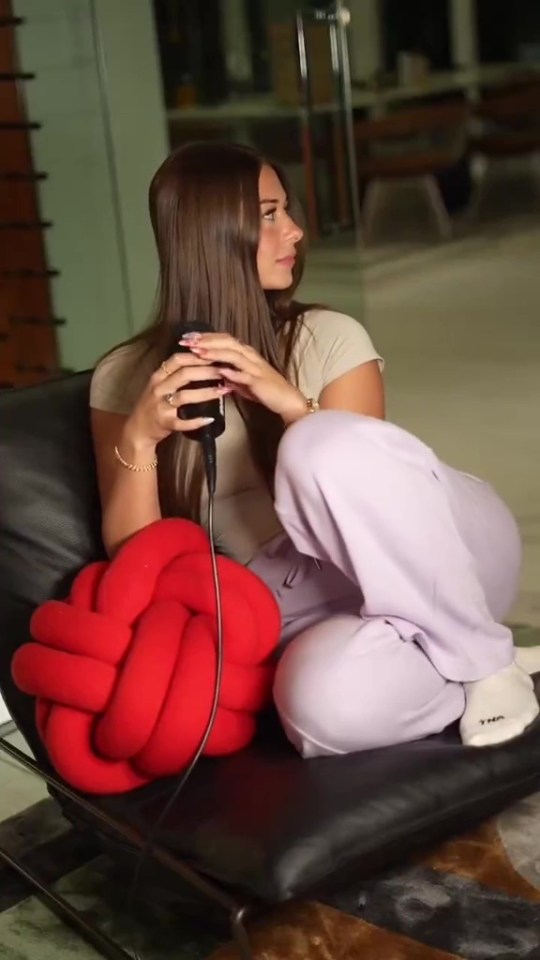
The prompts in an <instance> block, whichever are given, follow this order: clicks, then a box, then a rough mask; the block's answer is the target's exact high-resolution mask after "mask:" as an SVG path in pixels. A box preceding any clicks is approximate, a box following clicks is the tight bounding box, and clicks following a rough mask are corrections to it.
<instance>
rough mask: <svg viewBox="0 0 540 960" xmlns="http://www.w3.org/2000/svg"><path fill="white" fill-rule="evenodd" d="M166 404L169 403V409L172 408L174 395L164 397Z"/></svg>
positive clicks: (169, 394)
mask: <svg viewBox="0 0 540 960" xmlns="http://www.w3.org/2000/svg"><path fill="white" fill-rule="evenodd" d="M165 399H166V401H167V403H170V405H171V407H174V405H175V404H174V393H168V394H167V396H166V397H165Z"/></svg>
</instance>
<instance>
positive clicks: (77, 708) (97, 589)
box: [12, 519, 280, 793]
mask: <svg viewBox="0 0 540 960" xmlns="http://www.w3.org/2000/svg"><path fill="white" fill-rule="evenodd" d="M217 563H218V569H219V574H220V583H221V594H222V604H223V628H224V629H223V639H224V665H223V678H222V685H221V694H220V698H219V708H218V712H217V716H216V721H215V724H214V726H213V729H212V733H211V735H210V738H209V740H208V743H207V746H206V749H205V753H206V754H207V755H209V756H218V755H223V754H228V753H232V752H234V751H236V750H240V749H241V748H242V747H245V746H246V745H247V744H248V743H249V742H250V740H251V739H252V737H253V734H254V731H255V714H256V712H257V711H258V710H260V709H261V708H262V707H263V706H265V705H266V704H267V702H268V701H269V699H270V694H271V685H272V679H273V669H272V667H271V666H270V665H269V664H268V658H269V655H270V654H271V653H272V651H273V650H274V648H275V647H276V645H277V642H278V639H279V633H280V614H279V609H278V606H277V603H276V601H275V599H274V597H273V595H272V594H271V593H270V591H269V589H268V588H267V587H266V586H265V584H264V583H263V582H262V581H261V580H260V579H259V578H258V577H257V576H256V575H255V574H254V573H252V572H251V571H249V570H247V569H246V568H245V567H242V566H241V565H240V564H238V563H236V562H235V561H233V560H230V559H228V558H226V557H222V556H219V557H218V558H217ZM30 630H31V634H32V637H33V638H34V640H35V641H36V642H30V643H28V644H26V645H25V646H23V647H21V648H20V649H19V650H18V652H17V653H16V654H15V657H14V659H13V663H12V672H13V677H14V680H15V683H16V684H17V685H18V687H19V688H20V689H21V690H23V691H24V692H25V693H29V694H31V695H33V696H35V697H37V706H36V718H37V725H38V729H39V732H40V736H41V737H42V739H43V742H44V744H45V747H46V749H47V751H48V755H49V757H50V760H51V763H52V764H53V766H54V767H55V769H56V770H57V771H58V773H59V774H60V775H61V776H62V777H63V778H64V779H65V780H66V781H67V782H68V783H70V784H71V785H73V786H75V787H77V788H78V789H80V790H83V791H85V792H88V793H120V792H122V791H126V790H131V789H133V788H135V787H140V786H142V785H143V784H145V783H148V782H149V781H150V780H152V779H155V778H157V777H161V776H164V775H168V774H173V773H177V772H179V771H181V770H182V769H183V768H184V767H185V766H186V764H187V763H188V762H189V761H190V759H191V757H192V756H193V753H194V752H195V750H196V749H197V747H198V746H199V744H200V741H201V738H202V736H203V733H204V729H205V726H206V723H207V721H208V718H209V716H210V709H211V703H212V697H213V693H214V682H215V676H216V662H217V661H216V652H217V651H216V609H215V596H214V586H213V579H212V569H211V560H210V552H209V541H208V537H207V535H206V533H205V532H204V531H203V530H202V528H201V527H199V526H197V525H196V524H194V523H191V522H190V521H188V520H178V519H170V520H160V521H158V522H156V523H154V524H152V525H151V526H149V527H147V528H145V529H144V530H142V531H141V532H140V533H138V534H137V535H136V536H134V537H133V538H132V539H131V540H129V541H128V542H127V543H126V544H125V545H124V546H123V547H122V549H121V550H120V551H119V552H118V554H117V555H116V556H115V558H114V559H113V560H112V561H110V562H107V561H104V562H98V563H92V564H90V565H89V566H87V567H85V568H84V569H83V570H82V571H81V573H80V574H79V575H78V576H77V578H76V579H75V581H74V583H73V586H72V589H71V593H70V596H69V598H68V599H67V600H66V601H59V600H50V601H47V602H46V603H44V604H43V605H42V606H41V607H39V609H38V610H37V611H36V612H35V614H34V616H33V618H32V621H31V624H30Z"/></svg>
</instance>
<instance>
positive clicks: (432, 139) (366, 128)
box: [354, 100, 469, 242]
mask: <svg viewBox="0 0 540 960" xmlns="http://www.w3.org/2000/svg"><path fill="white" fill-rule="evenodd" d="M468 117H469V106H468V104H467V103H466V102H465V101H463V100H459V101H451V102H448V101H446V102H444V103H436V104H433V103H432V104H427V105H423V106H418V107H414V108H407V109H403V110H399V111H397V112H396V113H392V114H391V115H389V116H385V117H380V118H376V119H372V120H363V121H357V122H356V123H355V127H354V133H355V144H356V153H357V164H358V176H359V180H360V189H361V192H362V191H363V192H364V202H363V208H362V210H363V225H364V240H365V242H369V240H371V239H372V237H373V232H374V225H375V222H376V218H377V214H378V213H379V211H380V209H381V205H382V202H383V200H384V197H385V194H386V193H387V191H388V187H389V186H390V185H395V184H396V183H405V182H413V183H417V184H418V187H419V188H420V189H422V190H423V191H424V193H425V196H426V198H427V201H428V203H429V205H430V208H431V210H432V212H433V214H434V218H435V222H436V226H437V229H438V231H439V235H440V236H441V238H442V239H448V238H450V237H451V236H452V231H453V225H452V219H451V217H450V215H449V213H448V210H447V207H446V205H445V202H444V199H443V196H442V193H441V189H440V186H439V180H438V177H439V176H441V175H444V174H445V173H446V172H447V171H449V170H450V169H451V168H452V167H453V166H455V165H457V164H458V163H459V162H460V161H461V160H463V158H464V157H465V156H466V153H467V124H468Z"/></svg>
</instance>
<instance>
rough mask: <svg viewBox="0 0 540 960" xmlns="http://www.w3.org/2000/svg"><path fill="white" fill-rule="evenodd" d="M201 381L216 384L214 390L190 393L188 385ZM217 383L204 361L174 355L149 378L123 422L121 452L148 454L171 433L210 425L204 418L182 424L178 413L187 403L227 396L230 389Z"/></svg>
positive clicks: (199, 390)
mask: <svg viewBox="0 0 540 960" xmlns="http://www.w3.org/2000/svg"><path fill="white" fill-rule="evenodd" d="M200 380H215V381H216V386H214V387H201V388H199V389H197V388H195V389H189V384H191V383H193V382H194V381H200ZM219 381H221V375H220V374H219V372H218V371H217V370H216V368H215V367H209V366H208V363H207V361H204V360H200V359H199V358H198V357H196V356H193V355H192V354H190V353H175V354H173V356H172V357H169V358H168V360H165V361H164V362H163V363H162V364H161V366H160V367H158V369H157V370H156V371H155V372H154V373H153V374H152V376H151V377H150V379H149V381H148V383H147V385H146V387H145V389H144V391H143V393H142V394H141V396H140V397H139V400H138V401H137V403H136V405H135V407H134V408H133V411H132V413H131V414H130V416H129V417H128V419H127V420H126V424H125V426H124V429H123V432H122V437H121V445H120V451H121V452H123V451H124V449H126V450H128V449H129V450H132V451H135V452H142V451H146V452H150V451H152V450H154V449H155V447H156V445H157V444H158V443H159V442H160V441H161V440H164V439H165V438H166V437H168V436H169V434H171V433H175V432H180V433H185V432H186V431H188V430H197V429H198V428H199V427H202V426H205V425H206V424H208V423H212V419H211V418H210V419H208V418H205V417H198V418H197V419H194V420H182V419H181V418H180V417H179V416H178V410H179V408H180V407H183V406H185V405H186V404H187V403H202V402H203V401H206V400H216V399H217V398H218V397H222V396H224V395H225V394H227V393H230V392H231V388H230V387H227V386H224V385H223V384H222V383H220V382H219Z"/></svg>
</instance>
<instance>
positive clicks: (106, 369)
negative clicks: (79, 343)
mask: <svg viewBox="0 0 540 960" xmlns="http://www.w3.org/2000/svg"><path fill="white" fill-rule="evenodd" d="M152 370H153V364H152V358H151V357H150V356H141V351H140V349H139V346H138V344H137V345H135V344H126V345H125V346H122V347H118V348H117V349H116V350H113V351H112V353H109V354H107V356H106V357H104V358H103V360H100V362H99V363H98V364H97V366H96V368H95V370H94V373H93V375H92V380H91V383H90V406H91V407H93V408H94V409H95V410H107V411H109V412H110V413H122V414H124V415H125V416H129V414H130V413H131V411H132V409H133V407H134V406H135V403H136V402H137V400H138V398H139V397H140V395H141V393H142V391H143V390H144V388H145V386H146V383H147V381H148V378H149V377H150V375H151V373H152Z"/></svg>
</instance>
